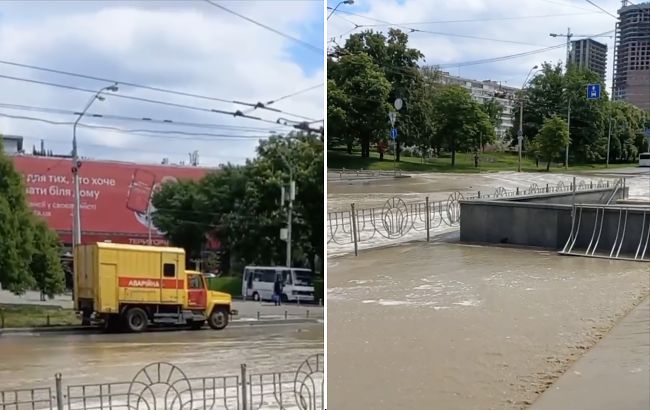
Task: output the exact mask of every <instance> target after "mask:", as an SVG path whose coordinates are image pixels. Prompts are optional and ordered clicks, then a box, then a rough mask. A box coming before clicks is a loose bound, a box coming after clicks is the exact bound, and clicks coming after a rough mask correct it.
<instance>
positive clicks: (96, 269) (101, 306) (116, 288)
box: [75, 243, 187, 314]
mask: <svg viewBox="0 0 650 410" xmlns="http://www.w3.org/2000/svg"><path fill="white" fill-rule="evenodd" d="M75 252H76V255H75V256H76V258H75V260H76V261H77V264H76V266H75V276H76V279H77V281H76V284H75V287H76V289H75V308H76V309H77V310H84V309H86V310H88V309H90V310H93V311H96V312H99V313H109V314H110V313H119V311H120V306H121V305H122V304H147V305H148V304H151V305H176V306H186V305H187V291H186V289H187V286H186V283H185V281H186V273H185V252H184V250H183V249H181V248H161V247H154V246H134V245H121V244H113V243H96V244H92V245H82V246H78V247H77V248H76V249H75Z"/></svg>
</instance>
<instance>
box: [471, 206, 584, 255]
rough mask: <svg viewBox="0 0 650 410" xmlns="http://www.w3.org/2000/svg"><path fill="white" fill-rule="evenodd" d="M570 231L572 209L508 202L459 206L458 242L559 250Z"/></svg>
mask: <svg viewBox="0 0 650 410" xmlns="http://www.w3.org/2000/svg"><path fill="white" fill-rule="evenodd" d="M570 230H571V206H570V205H554V204H536V203H525V202H510V201H463V202H461V203H460V240H461V241H465V242H483V243H507V244H515V245H524V246H538V247H544V248H552V249H560V248H562V247H563V246H564V242H566V239H567V238H568V237H569V232H570Z"/></svg>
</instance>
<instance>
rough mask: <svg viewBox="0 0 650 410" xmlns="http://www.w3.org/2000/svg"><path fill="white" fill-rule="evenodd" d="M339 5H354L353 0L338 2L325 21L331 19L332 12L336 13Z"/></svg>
mask: <svg viewBox="0 0 650 410" xmlns="http://www.w3.org/2000/svg"><path fill="white" fill-rule="evenodd" d="M341 4H349V5H352V4H354V0H345V1H340V2H339V4H337V5H336V7H334V8H333V9H332V11H331V12H330V14H329V16H327V19H328V20H329V19H330V17H332V14H334V12H335V11H336V9H338V8H339V6H340V5H341Z"/></svg>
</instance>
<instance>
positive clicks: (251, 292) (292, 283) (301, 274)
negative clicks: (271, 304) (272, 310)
mask: <svg viewBox="0 0 650 410" xmlns="http://www.w3.org/2000/svg"><path fill="white" fill-rule="evenodd" d="M276 278H281V280H282V283H283V287H282V300H283V301H285V302H296V301H297V302H313V301H314V274H313V273H312V272H311V270H309V269H301V268H291V269H289V268H287V267H285V266H246V267H245V268H244V276H243V278H242V293H241V294H242V296H243V297H244V299H245V300H250V299H252V300H272V299H273V285H274V283H275V280H276Z"/></svg>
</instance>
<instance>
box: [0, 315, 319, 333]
mask: <svg viewBox="0 0 650 410" xmlns="http://www.w3.org/2000/svg"><path fill="white" fill-rule="evenodd" d="M321 322H323V319H322V318H309V319H308V318H302V319H260V320H257V319H253V320H233V321H232V322H230V324H229V325H228V327H227V328H226V329H229V328H236V329H241V328H247V327H256V326H284V325H297V324H310V323H321ZM208 329H209V328H208V327H204V328H203V329H202V330H208ZM173 330H187V329H185V328H184V327H177V328H174V327H166V328H165V327H163V328H151V330H150V331H152V332H165V331H173ZM84 333H85V334H97V333H103V329H100V328H96V327H90V326H50V327H14V328H5V329H0V337H2V336H3V335H7V336H10V335H24V334H84Z"/></svg>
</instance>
